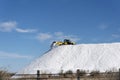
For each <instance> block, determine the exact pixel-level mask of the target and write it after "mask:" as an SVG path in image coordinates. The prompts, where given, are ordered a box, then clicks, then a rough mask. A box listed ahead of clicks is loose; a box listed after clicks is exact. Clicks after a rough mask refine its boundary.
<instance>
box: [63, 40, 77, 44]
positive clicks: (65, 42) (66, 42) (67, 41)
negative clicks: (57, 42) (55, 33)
mask: <svg viewBox="0 0 120 80" xmlns="http://www.w3.org/2000/svg"><path fill="white" fill-rule="evenodd" d="M74 44H75V43H73V42H72V41H70V40H69V39H64V45H74Z"/></svg>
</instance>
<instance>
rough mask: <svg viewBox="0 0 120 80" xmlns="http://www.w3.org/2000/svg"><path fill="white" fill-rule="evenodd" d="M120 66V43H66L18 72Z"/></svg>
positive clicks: (105, 68) (103, 68)
mask: <svg viewBox="0 0 120 80" xmlns="http://www.w3.org/2000/svg"><path fill="white" fill-rule="evenodd" d="M113 68H116V69H118V68H120V43H107V44H105V43H102V44H78V45H64V46H59V47H56V48H53V49H52V50H50V51H48V52H47V53H45V54H44V55H43V56H41V57H39V58H38V59H36V60H34V61H33V62H32V63H31V64H29V65H27V66H26V67H25V68H24V69H23V70H20V71H19V72H18V73H17V74H36V72H37V70H41V72H42V73H59V72H60V71H61V70H63V71H68V70H72V71H76V69H82V70H89V71H92V70H99V71H102V72H104V71H106V70H111V69H113Z"/></svg>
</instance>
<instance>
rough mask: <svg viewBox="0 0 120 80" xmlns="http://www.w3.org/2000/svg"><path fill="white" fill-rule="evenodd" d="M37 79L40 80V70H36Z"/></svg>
mask: <svg viewBox="0 0 120 80" xmlns="http://www.w3.org/2000/svg"><path fill="white" fill-rule="evenodd" d="M37 80H40V71H39V70H37Z"/></svg>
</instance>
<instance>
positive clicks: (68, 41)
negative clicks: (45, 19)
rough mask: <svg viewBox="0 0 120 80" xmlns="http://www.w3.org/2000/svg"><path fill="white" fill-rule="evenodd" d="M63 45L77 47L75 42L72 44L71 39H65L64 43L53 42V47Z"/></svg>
mask: <svg viewBox="0 0 120 80" xmlns="http://www.w3.org/2000/svg"><path fill="white" fill-rule="evenodd" d="M62 45H75V42H72V41H71V40H69V39H64V41H63V42H62V41H53V43H52V45H51V47H54V46H62Z"/></svg>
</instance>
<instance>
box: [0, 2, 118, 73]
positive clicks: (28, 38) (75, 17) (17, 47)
mask: <svg viewBox="0 0 120 80" xmlns="http://www.w3.org/2000/svg"><path fill="white" fill-rule="evenodd" d="M119 4H120V0H0V68H7V69H8V70H9V71H12V72H17V71H19V70H20V69H22V68H23V67H24V66H26V65H27V64H29V63H30V62H31V61H32V60H34V59H35V58H38V57H39V56H41V55H43V54H44V53H45V52H46V51H47V50H49V49H50V44H51V42H52V41H55V40H63V39H64V38H68V39H71V40H73V41H75V42H76V43H77V44H81V43H87V44H88V43H112V42H120V5H119Z"/></svg>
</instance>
